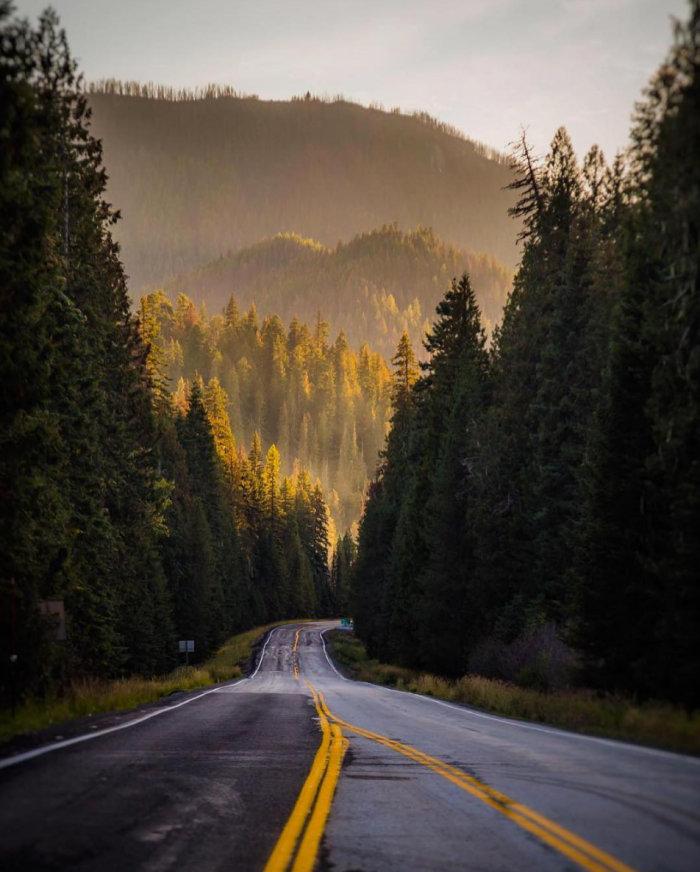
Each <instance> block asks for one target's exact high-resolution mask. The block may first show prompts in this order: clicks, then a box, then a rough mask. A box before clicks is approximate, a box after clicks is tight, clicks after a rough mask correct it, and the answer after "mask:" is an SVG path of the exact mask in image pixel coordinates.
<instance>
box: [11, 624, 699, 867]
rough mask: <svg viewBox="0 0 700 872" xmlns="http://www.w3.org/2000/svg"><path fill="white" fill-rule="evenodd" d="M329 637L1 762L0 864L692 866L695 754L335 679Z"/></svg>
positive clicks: (282, 649)
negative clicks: (226, 680)
mask: <svg viewBox="0 0 700 872" xmlns="http://www.w3.org/2000/svg"><path fill="white" fill-rule="evenodd" d="M330 626H332V625H331V624H330V623H325V624H324V623H318V624H299V625H296V626H287V627H283V628H279V629H277V630H275V631H273V632H272V634H271V635H270V636H268V638H267V640H266V645H265V648H264V653H262V652H261V655H259V656H258V662H257V671H256V673H255V674H254V675H253V676H251V678H248V679H245V680H242V681H238V682H233V683H230V684H227V685H222V686H219V687H217V688H216V689H215V690H213V691H208V692H205V693H202V692H199V693H193V694H180V695H177V696H175V697H172V698H170V699H169V700H168V701H167V703H161V704H158V705H156V706H150V707H146V708H144V709H142V710H140V711H137V712H133V713H127V714H125V715H118V716H112V717H111V719H105V720H101V721H100V722H99V723H97V724H96V725H93V726H96V729H93V730H92V731H90V730H88V728H87V727H83V726H82V725H80V727H79V731H78V732H77V734H68V733H66V735H65V736H62V737H61V738H58V739H56V738H55V737H54V736H51V741H50V742H49V744H45V745H40V746H39V747H38V748H34V749H30V750H27V751H23V752H21V753H19V754H17V753H15V754H14V756H5V757H4V758H0V869H2V870H3V872H14V870H35V869H36V870H46V869H51V870H58V869H61V870H63V869H67V870H68V869H69V870H100V872H102V870H106V872H109V870H120V872H124V870H153V872H156V870H158V872H160V870H176V869H177V870H190V869H192V870H197V872H208V870H227V872H246V870H254V872H263V870H264V872H285V870H293V872H310V870H311V869H314V868H316V869H322V870H337V872H383V870H401V872H411V870H416V872H418V870H421V872H423V870H425V872H436V870H443V869H445V870H473V872H478V870H485V872H486V870H488V872H501V870H503V872H506V870H518V872H519V870H523V869H537V870H543V872H548V870H551V872H563V870H574V869H579V870H580V869H586V870H589V872H631V870H632V872H633V870H636V872H666V870H668V872H698V870H700V760H699V759H695V758H689V757H682V756H679V755H674V754H668V753H665V752H662V751H654V750H651V749H645V748H639V747H636V746H632V745H626V744H622V743H618V742H613V741H608V740H602V739H595V738H588V737H584V736H579V735H574V734H570V733H566V732H563V731H559V730H555V729H550V728H547V727H540V726H536V725H532V724H526V723H521V722H515V721H508V720H505V719H502V718H497V717H493V716H489V715H485V714H483V713H481V712H476V711H473V710H471V709H469V708H466V707H463V706H457V705H451V704H448V703H442V702H440V701H437V700H431V699H428V698H425V697H418V696H413V695H411V694H405V693H400V692H397V691H392V690H389V689H386V688H379V687H374V686H370V685H366V684H362V683H359V682H354V681H348V680H347V679H345V678H343V677H342V676H341V675H340V674H338V673H337V672H336V671H335V667H334V666H333V664H332V662H331V661H330V659H329V658H328V657H327V653H326V651H325V649H324V641H323V638H322V633H323V632H324V631H325V630H326V629H328V628H329V627H330ZM75 729H76V728H73V730H74V731H75ZM83 729H86V730H88V732H87V733H85V732H82V730H83ZM64 733H65V730H64Z"/></svg>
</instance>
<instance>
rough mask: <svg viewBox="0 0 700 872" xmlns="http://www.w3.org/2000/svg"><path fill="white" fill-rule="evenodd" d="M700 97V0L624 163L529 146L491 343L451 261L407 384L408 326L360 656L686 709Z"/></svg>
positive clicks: (695, 670) (698, 513) (361, 556)
mask: <svg viewBox="0 0 700 872" xmlns="http://www.w3.org/2000/svg"><path fill="white" fill-rule="evenodd" d="M699 109H700V5H699V4H698V3H697V2H696V3H693V5H692V14H691V18H690V21H689V22H688V24H687V25H684V26H680V25H679V26H678V28H677V32H676V39H675V43H674V46H673V48H672V50H671V52H670V55H669V57H668V59H667V61H666V63H664V65H663V66H662V67H661V68H660V70H659V72H658V74H657V75H656V76H655V77H654V78H653V79H652V81H651V83H650V85H649V88H648V89H647V92H646V95H645V99H644V101H643V102H641V103H640V104H639V105H638V107H637V109H636V112H635V122H634V127H633V130H632V140H631V146H630V150H629V155H628V158H627V160H625V159H624V158H623V157H617V158H616V159H615V160H614V162H613V163H612V165H607V164H606V162H605V160H604V158H603V155H602V154H601V152H600V151H599V149H597V148H595V147H594V148H593V149H591V151H590V152H589V153H588V154H587V155H586V156H585V158H584V160H583V162H582V163H579V161H578V160H577V158H576V155H575V154H574V151H573V149H572V146H571V142H570V140H569V137H568V135H567V133H566V131H565V130H564V129H563V128H562V129H560V130H558V131H557V133H556V135H555V137H554V139H553V141H552V145H551V149H550V151H549V153H548V154H547V156H546V158H545V159H544V160H543V161H540V160H538V159H537V157H536V156H535V155H533V153H532V150H531V149H530V146H529V145H528V143H527V141H526V139H525V138H523V139H522V141H521V143H520V147H519V148H518V150H517V152H516V155H515V171H516V180H515V183H514V184H513V189H514V190H515V192H516V193H517V195H518V202H517V204H516V206H515V207H514V210H513V213H514V215H515V216H516V217H517V218H519V219H520V220H521V221H522V222H523V232H522V239H523V254H522V260H521V264H520V268H519V270H518V272H517V274H516V278H515V283H514V288H513V292H512V294H511V296H510V298H509V300H508V303H507V306H506V309H505V313H504V317H503V323H502V325H501V326H500V327H499V328H498V330H497V331H496V335H495V340H494V343H493V347H492V349H491V350H490V351H487V350H486V348H485V343H484V333H483V330H482V325H481V318H480V312H479V307H478V305H477V302H476V299H475V295H474V292H473V289H472V287H471V284H470V281H469V278H468V276H467V275H464V276H463V277H462V279H461V280H459V281H455V282H454V283H453V286H452V289H451V290H450V291H449V292H448V293H447V294H446V296H445V298H444V300H443V302H442V303H441V304H440V305H439V306H438V310H437V315H438V317H437V320H436V322H435V325H434V327H433V328H432V329H431V331H430V333H429V335H428V339H427V342H426V347H427V349H428V350H429V352H430V357H429V359H428V360H427V361H426V362H425V363H424V364H423V366H422V372H421V374H420V377H419V378H417V379H416V378H415V373H416V371H415V366H414V362H413V359H412V351H411V348H410V345H409V344H408V342H407V341H406V340H405V339H402V340H401V343H400V345H399V350H398V353H397V356H396V357H395V359H394V363H395V366H396V371H395V375H394V394H393V395H394V408H393V417H392V429H391V432H390V434H389V438H388V441H387V446H386V450H385V454H384V460H383V465H382V467H381V469H380V473H379V476H378V478H377V481H376V482H375V483H374V484H373V485H372V487H371V490H370V497H369V501H368V503H367V506H366V510H365V514H364V517H363V520H362V523H361V527H360V536H359V549H358V556H357V559H356V561H355V564H354V567H353V573H352V577H353V602H354V612H355V617H356V627H357V631H358V633H359V634H360V635H361V636H362V638H363V639H364V640H366V642H367V644H368V646H369V649H370V653H371V654H372V656H378V657H381V658H384V659H385V660H388V661H390V662H391V661H393V662H398V663H401V664H404V665H408V666H413V667H418V668H426V669H430V670H434V671H437V672H440V673H443V674H447V675H452V676H458V675H461V674H463V673H464V672H465V671H467V670H473V671H475V672H478V673H481V674H484V675H487V676H491V677H500V678H506V679H510V680H516V681H519V682H520V683H521V684H524V685H530V686H532V685H534V686H540V687H557V686H561V685H562V683H566V682H567V681H571V680H572V679H574V678H575V677H576V676H578V678H579V680H581V681H583V682H584V683H586V684H588V685H589V686H593V687H596V688H600V689H603V690H608V691H624V692H627V693H631V694H635V695H637V696H638V697H640V698H649V697H652V698H664V699H669V700H672V701H675V702H679V703H683V704H685V705H686V706H687V707H688V708H689V709H692V708H694V707H697V706H698V704H700V695H699V688H700V653H699V649H698V645H697V629H698V626H700V594H699V591H700V588H699V587H698V583H697V582H698V566H699V565H700V560H699V559H698V558H699V556H700V555H698V547H699V546H698V543H699V542H700V539H699V538H698V535H697V533H698V530H700V479H699V475H700V454H699V450H700V380H699V379H698V373H699V372H700V371H699V370H698V348H699V347H700V345H699V343H698V323H699V308H698V307H699V303H700V285H699V283H698V274H699V273H698V252H699V249H700V239H699V232H700V230H699V228H700V223H699V222H698V216H699V215H700V195H699V193H698V192H699V191H700V175H699V173H700V163H699V162H698V155H699V154H700V111H698V110H699ZM414 379H415V381H414Z"/></svg>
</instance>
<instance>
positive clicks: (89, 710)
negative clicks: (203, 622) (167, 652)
mask: <svg viewBox="0 0 700 872" xmlns="http://www.w3.org/2000/svg"><path fill="white" fill-rule="evenodd" d="M284 623H287V622H286V621H278V622H277V623H274V624H267V625H265V626H263V627H255V628H254V629H252V630H248V631H247V632H245V633H240V634H238V635H237V636H233V637H231V638H230V639H229V640H228V641H227V642H225V643H224V644H223V645H222V646H221V648H219V650H218V651H217V652H216V654H214V655H213V657H210V658H209V659H208V660H206V661H205V662H204V663H200V664H198V665H196V666H184V665H183V666H178V667H177V668H176V669H174V670H173V671H172V672H169V673H167V674H166V675H162V676H157V677H155V678H141V677H139V676H134V677H132V678H119V679H116V680H114V681H103V680H99V679H83V680H81V681H75V682H73V683H72V684H71V685H70V686H69V688H68V690H67V691H66V692H65V693H64V694H61V695H60V696H58V695H57V696H53V697H47V698H46V699H43V700H38V699H37V700H28V701H27V702H25V703H23V704H22V705H20V706H18V708H17V709H16V711H15V714H14V716H13V715H12V713H11V711H10V710H9V709H7V710H5V711H3V712H2V713H1V714H0V743H2V742H7V741H8V740H10V739H12V738H14V737H15V736H18V735H21V734H23V733H29V732H33V731H35V730H41V729H43V728H44V727H49V726H51V725H52V724H60V723H62V722H63V721H67V720H70V719H71V718H79V717H85V716H86V715H94V714H98V713H101V712H115V711H123V710H125V709H131V708H135V707H136V706H139V705H143V703H147V702H154V701H156V700H159V699H162V698H163V697H164V696H168V694H171V693H176V692H177V691H187V690H197V689H198V688H200V687H208V686H210V685H212V684H219V683H221V682H223V681H231V680H232V679H234V678H238V677H239V676H241V675H242V674H243V667H244V666H245V664H246V663H247V662H248V660H249V659H250V657H251V655H252V652H253V647H254V646H255V644H256V642H258V641H260V640H261V639H262V637H263V635H264V634H265V633H266V632H267V631H268V630H271V629H273V628H274V627H279V626H282V625H283V624H284Z"/></svg>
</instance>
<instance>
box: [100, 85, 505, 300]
mask: <svg viewBox="0 0 700 872" xmlns="http://www.w3.org/2000/svg"><path fill="white" fill-rule="evenodd" d="M89 103H90V106H91V108H92V109H93V112H94V119H93V123H94V131H95V135H96V136H98V137H99V138H100V139H101V140H102V141H103V143H104V155H105V166H106V168H107V172H108V174H109V188H108V195H109V198H110V199H111V201H112V202H114V203H118V204H119V207H120V209H121V210H122V212H123V215H124V221H122V222H120V224H119V226H118V227H117V228H116V229H115V234H116V237H115V238H116V239H117V241H118V242H119V243H120V244H121V246H122V251H123V259H124V264H125V267H126V271H127V274H128V275H129V277H130V283H131V287H132V289H134V290H137V291H140V290H142V289H143V287H144V286H145V285H157V286H158V285H161V283H162V282H164V281H165V280H166V279H168V278H170V277H171V276H177V275H180V274H181V273H183V272H189V271H191V270H194V269H198V268H200V267H201V266H203V265H204V264H206V263H209V262H211V261H213V260H215V259H216V258H218V257H220V256H221V255H225V254H226V253H227V252H229V251H231V252H235V251H238V250H239V249H241V248H244V247H247V246H250V245H254V244H256V243H258V242H260V241H261V240H262V239H265V238H267V237H271V236H274V235H275V234H276V233H279V232H287V231H288V232H295V233H299V234H300V235H301V236H303V237H308V238H311V239H315V240H318V241H319V242H320V243H322V244H323V245H324V246H335V245H336V243H337V242H338V240H339V239H342V240H346V241H347V240H350V239H352V238H353V237H354V236H355V235H356V234H358V233H362V232H364V231H366V230H368V229H370V228H373V227H381V226H382V225H384V224H391V223H393V222H394V221H396V222H398V224H399V226H400V227H402V228H404V229H407V228H411V227H416V226H418V225H419V224H422V225H425V226H431V227H433V228H434V229H435V232H436V233H437V234H438V236H439V237H440V238H442V239H445V240H448V241H450V242H452V243H454V244H455V245H457V246H459V247H461V248H466V249H468V250H469V251H477V252H487V253H488V254H490V255H492V256H494V257H496V258H497V259H498V261H499V262H500V263H502V264H504V265H505V266H506V267H508V268H510V269H512V268H513V266H514V265H515V261H516V258H517V250H516V248H515V245H514V232H513V224H512V222H510V221H509V220H508V216H507V214H506V211H507V208H508V207H509V206H510V205H512V203H513V197H512V194H511V193H510V192H508V191H505V190H503V189H504V186H505V185H507V184H508V183H509V182H510V181H511V179H512V176H511V171H510V169H509V167H508V166H506V165H504V164H503V163H502V162H501V161H500V160H493V159H491V158H490V157H487V156H484V154H483V149H481V148H479V147H477V146H475V145H474V144H472V143H471V142H468V141H465V140H464V139H463V138H458V137H456V136H454V135H452V134H451V133H449V132H447V131H446V130H443V129H440V128H439V127H438V126H436V125H435V124H432V125H429V124H427V123H425V121H424V120H418V119H417V118H412V117H407V116H404V115H401V114H395V113H391V112H382V111H378V110H375V109H371V108H364V107H362V106H358V105H354V104H352V103H347V102H337V103H335V102H334V103H326V102H323V101H320V100H314V99H309V100H295V101H265V100H254V99H237V98H222V99H195V100H183V101H173V100H171V99H167V97H166V98H164V99H158V98H157V97H156V96H154V97H153V98H144V97H140V96H130V95H122V94H120V93H91V94H89ZM230 290H237V289H233V288H232V289H229V292H230ZM188 292H189V291H188ZM261 305H262V304H261ZM432 305H435V303H434V302H433V303H432ZM280 314H281V315H283V316H284V315H285V313H280ZM298 314H299V317H305V316H304V314H303V313H302V312H298ZM325 314H326V317H328V313H325Z"/></svg>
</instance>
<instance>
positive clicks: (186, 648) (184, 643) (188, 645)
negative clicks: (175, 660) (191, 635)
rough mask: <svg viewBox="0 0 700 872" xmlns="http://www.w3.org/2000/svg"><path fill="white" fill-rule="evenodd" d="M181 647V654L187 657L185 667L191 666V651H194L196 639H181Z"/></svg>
mask: <svg viewBox="0 0 700 872" xmlns="http://www.w3.org/2000/svg"><path fill="white" fill-rule="evenodd" d="M178 644H179V645H180V654H184V655H185V665H186V666H189V665H190V651H194V639H181V640H180V642H179V643H178Z"/></svg>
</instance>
